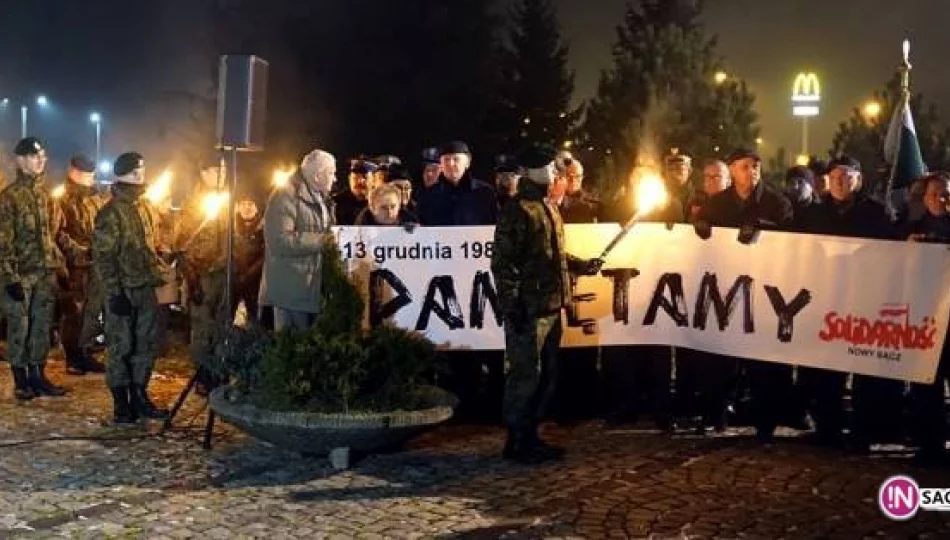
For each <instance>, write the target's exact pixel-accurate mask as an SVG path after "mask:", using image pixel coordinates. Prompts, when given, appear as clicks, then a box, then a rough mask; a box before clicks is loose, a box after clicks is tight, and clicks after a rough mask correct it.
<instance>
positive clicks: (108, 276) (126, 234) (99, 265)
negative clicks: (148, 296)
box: [92, 187, 164, 296]
mask: <svg viewBox="0 0 950 540" xmlns="http://www.w3.org/2000/svg"><path fill="white" fill-rule="evenodd" d="M135 195H136V193H135V192H133V191H131V190H124V189H122V188H121V187H119V188H117V189H116V190H115V194H114V195H113V197H112V200H110V201H109V202H108V203H107V204H106V205H105V206H104V207H103V208H102V210H101V211H100V212H99V215H98V216H96V228H95V233H94V236H93V240H92V253H93V256H92V257H93V264H94V266H95V268H96V271H97V272H98V274H99V277H100V278H101V279H102V285H103V289H104V290H105V291H106V293H107V294H108V295H109V296H113V295H116V294H118V293H119V292H120V291H121V290H122V289H133V288H138V287H159V286H161V285H163V284H164V280H163V279H162V273H163V270H164V263H163V262H162V260H161V259H160V258H159V256H158V252H157V251H156V246H157V245H158V244H159V229H158V226H159V223H158V221H159V216H158V213H157V212H156V211H155V209H154V208H153V207H152V206H151V205H150V204H148V203H147V202H146V201H145V200H144V199H142V198H138V197H136V196H135Z"/></svg>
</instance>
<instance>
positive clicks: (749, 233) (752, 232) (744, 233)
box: [739, 223, 759, 245]
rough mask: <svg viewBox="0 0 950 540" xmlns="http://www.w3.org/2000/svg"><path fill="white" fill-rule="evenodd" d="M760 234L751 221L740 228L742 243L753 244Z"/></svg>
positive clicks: (740, 240)
mask: <svg viewBox="0 0 950 540" xmlns="http://www.w3.org/2000/svg"><path fill="white" fill-rule="evenodd" d="M758 235H759V230H758V229H757V228H756V227H755V225H752V224H751V223H747V224H745V225H743V226H742V227H740V228H739V242H740V243H742V244H746V245H748V244H751V243H752V242H753V241H755V238H756V236H758Z"/></svg>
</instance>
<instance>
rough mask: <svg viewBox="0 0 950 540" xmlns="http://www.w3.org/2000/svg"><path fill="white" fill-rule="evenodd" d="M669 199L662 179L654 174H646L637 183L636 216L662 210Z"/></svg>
mask: <svg viewBox="0 0 950 540" xmlns="http://www.w3.org/2000/svg"><path fill="white" fill-rule="evenodd" d="M669 200H670V197H669V194H668V193H667V192H666V186H665V185H664V183H663V179H662V178H660V176H659V175H657V174H655V173H646V174H644V175H643V176H641V177H640V180H639V182H637V201H636V202H637V215H638V216H643V215H646V214H649V213H650V212H652V211H654V210H656V209H658V208H663V207H664V206H666V205H667V203H668V202H669Z"/></svg>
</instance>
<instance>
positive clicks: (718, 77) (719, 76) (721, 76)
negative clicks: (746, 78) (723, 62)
mask: <svg viewBox="0 0 950 540" xmlns="http://www.w3.org/2000/svg"><path fill="white" fill-rule="evenodd" d="M728 79H729V74H728V73H726V72H725V71H717V72H716V74H715V75H713V80H714V81H716V84H722V83H724V82H726V80H728Z"/></svg>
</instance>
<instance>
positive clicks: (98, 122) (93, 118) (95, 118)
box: [89, 112, 102, 163]
mask: <svg viewBox="0 0 950 540" xmlns="http://www.w3.org/2000/svg"><path fill="white" fill-rule="evenodd" d="M89 121H90V122H92V123H93V124H95V126H96V163H99V158H100V156H101V152H100V150H101V145H100V142H101V141H102V115H100V114H99V113H97V112H94V113H92V114H90V115H89Z"/></svg>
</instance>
